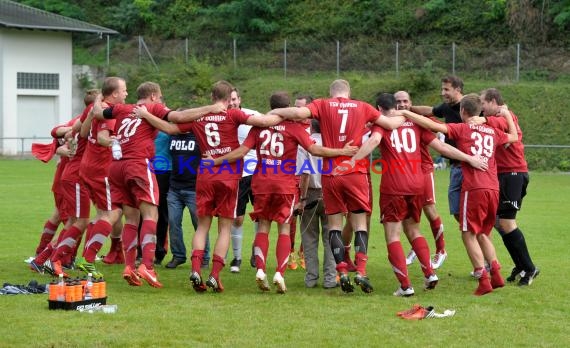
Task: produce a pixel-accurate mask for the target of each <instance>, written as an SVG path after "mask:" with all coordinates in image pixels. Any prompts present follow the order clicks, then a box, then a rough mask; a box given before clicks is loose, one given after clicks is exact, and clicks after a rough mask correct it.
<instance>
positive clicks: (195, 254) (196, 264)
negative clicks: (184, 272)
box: [190, 250, 215, 274]
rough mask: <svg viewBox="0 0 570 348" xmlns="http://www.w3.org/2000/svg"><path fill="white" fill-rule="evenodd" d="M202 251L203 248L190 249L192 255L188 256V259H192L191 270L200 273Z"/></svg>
mask: <svg viewBox="0 0 570 348" xmlns="http://www.w3.org/2000/svg"><path fill="white" fill-rule="evenodd" d="M204 253H205V252H204V250H192V256H191V257H190V260H191V261H192V272H196V273H198V274H199V273H200V267H201V266H202V260H203V259H204ZM214 257H215V255H214Z"/></svg>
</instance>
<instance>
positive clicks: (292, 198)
mask: <svg viewBox="0 0 570 348" xmlns="http://www.w3.org/2000/svg"><path fill="white" fill-rule="evenodd" d="M258 197H259V198H258ZM296 203H297V199H296V195H294V194H284V193H266V194H256V195H255V202H254V203H253V212H251V213H250V214H249V215H250V216H251V218H252V219H253V220H254V221H258V220H268V221H275V222H277V223H278V224H288V223H290V222H291V217H292V216H293V210H294V207H295V204H296Z"/></svg>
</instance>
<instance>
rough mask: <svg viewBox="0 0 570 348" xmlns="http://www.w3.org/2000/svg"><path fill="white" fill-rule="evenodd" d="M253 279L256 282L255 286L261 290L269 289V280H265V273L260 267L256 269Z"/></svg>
mask: <svg viewBox="0 0 570 348" xmlns="http://www.w3.org/2000/svg"><path fill="white" fill-rule="evenodd" d="M255 281H256V282H257V287H258V288H259V289H260V290H262V291H269V290H271V288H269V282H268V281H267V274H265V272H263V270H262V269H258V270H257V273H256V274H255Z"/></svg>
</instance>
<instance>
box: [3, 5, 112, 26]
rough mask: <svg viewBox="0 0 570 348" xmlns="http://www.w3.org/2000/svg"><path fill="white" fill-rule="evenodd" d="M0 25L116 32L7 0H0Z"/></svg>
mask: <svg viewBox="0 0 570 348" xmlns="http://www.w3.org/2000/svg"><path fill="white" fill-rule="evenodd" d="M0 27H6V28H16V29H38V30H54V31H72V32H87V33H97V34H118V32H116V31H115V30H112V29H109V28H105V27H101V26H98V25H94V24H89V23H87V22H83V21H80V20H77V19H73V18H69V17H64V16H60V15H57V14H55V13H51V12H47V11H43V10H39V9H37V8H34V7H30V6H26V5H22V4H19V3H17V2H13V1H9V0H0Z"/></svg>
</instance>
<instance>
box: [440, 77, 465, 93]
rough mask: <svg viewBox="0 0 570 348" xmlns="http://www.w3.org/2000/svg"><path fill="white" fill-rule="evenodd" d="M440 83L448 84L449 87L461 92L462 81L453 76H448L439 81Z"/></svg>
mask: <svg viewBox="0 0 570 348" xmlns="http://www.w3.org/2000/svg"><path fill="white" fill-rule="evenodd" d="M441 82H442V83H450V84H451V87H453V88H456V89H459V90H460V91H461V92H463V80H462V79H460V78H459V77H457V76H455V75H448V76H445V77H444V78H442V79H441Z"/></svg>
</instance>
